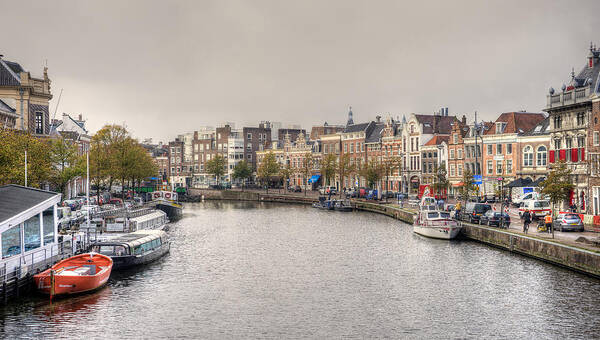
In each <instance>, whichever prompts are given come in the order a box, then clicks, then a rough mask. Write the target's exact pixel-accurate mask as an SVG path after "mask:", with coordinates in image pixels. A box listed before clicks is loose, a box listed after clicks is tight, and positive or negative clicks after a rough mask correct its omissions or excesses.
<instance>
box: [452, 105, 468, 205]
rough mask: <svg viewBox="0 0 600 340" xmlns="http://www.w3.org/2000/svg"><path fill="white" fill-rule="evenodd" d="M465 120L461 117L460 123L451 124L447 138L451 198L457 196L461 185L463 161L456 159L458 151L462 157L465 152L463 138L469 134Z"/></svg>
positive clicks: (462, 159)
mask: <svg viewBox="0 0 600 340" xmlns="http://www.w3.org/2000/svg"><path fill="white" fill-rule="evenodd" d="M466 124H467V118H466V117H465V116H463V118H462V121H460V122H459V121H456V122H454V123H452V129H451V131H450V137H449V138H448V184H449V187H450V188H449V189H450V192H449V194H450V195H452V196H456V195H458V188H459V187H460V186H461V185H462V183H463V182H462V179H463V169H464V165H465V159H464V158H462V157H460V158H459V157H458V155H459V150H460V154H461V155H462V154H463V153H464V151H465V142H464V138H465V136H466V135H467V133H468V132H469V129H470V128H469V127H468V126H467V125H466Z"/></svg>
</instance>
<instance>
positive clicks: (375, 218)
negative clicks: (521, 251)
mask: <svg viewBox="0 0 600 340" xmlns="http://www.w3.org/2000/svg"><path fill="white" fill-rule="evenodd" d="M169 234H170V236H171V239H172V242H173V243H172V247H171V253H170V254H169V255H168V256H166V257H164V258H163V259H161V260H160V261H158V262H156V263H153V264H151V265H148V266H146V267H144V268H141V269H138V270H134V271H130V272H126V273H122V274H119V275H113V276H112V277H111V280H110V282H109V285H108V286H107V287H106V288H104V289H102V290H100V291H99V292H97V293H94V294H92V295H85V296H79V297H76V298H72V299H67V300H60V301H56V302H54V303H53V304H49V303H48V302H47V301H46V300H45V299H43V298H40V297H37V298H30V299H27V300H25V301H22V302H21V303H18V304H16V303H13V304H11V305H9V306H7V307H4V308H2V309H0V335H2V337H3V338H7V339H16V338H32V337H48V338H70V339H72V338H80V339H96V338H102V339H117V338H118V339H126V338H128V339H138V338H210V339H228V338H277V339H280V338H342V337H343V338H382V337H388V338H403V339H412V338H414V339H450V338H487V339H493V338H497V339H523V338H535V339H545V338H582V339H591V338H597V337H598V334H600V304H599V303H598V299H599V297H600V281H599V280H596V279H592V278H589V277H586V276H583V275H579V274H577V273H573V272H570V271H567V270H563V269H560V268H557V267H554V266H551V265H548V264H545V263H542V262H540V261H536V260H533V259H529V258H525V257H521V256H517V255H513V254H510V253H508V252H505V251H501V250H497V249H494V248H490V247H487V246H484V245H481V244H477V243H474V242H469V241H454V242H447V241H438V240H431V239H426V238H423V237H420V236H417V235H414V234H413V233H412V229H411V227H410V226H408V225H406V224H402V223H400V222H398V221H396V220H393V219H391V218H388V217H385V216H381V215H376V214H371V213H361V212H355V213H339V212H327V211H320V210H316V209H313V208H310V207H306V206H297V205H277V204H265V203H247V202H246V203H244V202H236V203H224V202H206V203H197V204H189V205H186V206H185V214H184V218H183V219H182V220H180V221H179V222H177V223H174V224H172V225H171V228H170V231H169Z"/></svg>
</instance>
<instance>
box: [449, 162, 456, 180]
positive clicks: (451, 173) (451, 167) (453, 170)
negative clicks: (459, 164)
mask: <svg viewBox="0 0 600 340" xmlns="http://www.w3.org/2000/svg"><path fill="white" fill-rule="evenodd" d="M455 175H456V169H455V168H454V164H452V165H450V176H452V177H454V176H455Z"/></svg>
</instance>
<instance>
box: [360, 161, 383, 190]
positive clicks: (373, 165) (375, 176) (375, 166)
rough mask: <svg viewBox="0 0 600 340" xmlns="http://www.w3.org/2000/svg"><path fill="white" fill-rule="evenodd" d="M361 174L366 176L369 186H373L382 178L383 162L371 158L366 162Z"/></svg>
mask: <svg viewBox="0 0 600 340" xmlns="http://www.w3.org/2000/svg"><path fill="white" fill-rule="evenodd" d="M359 174H360V175H361V176H362V177H364V178H365V180H366V181H367V184H368V186H369V187H370V188H373V187H374V186H375V184H376V183H377V181H379V180H380V179H381V176H382V174H383V167H382V166H381V163H379V162H377V161H376V160H375V159H371V160H369V161H367V162H365V163H364V165H363V166H362V168H361V169H360V171H359Z"/></svg>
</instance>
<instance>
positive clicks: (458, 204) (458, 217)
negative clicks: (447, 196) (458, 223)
mask: <svg viewBox="0 0 600 340" xmlns="http://www.w3.org/2000/svg"><path fill="white" fill-rule="evenodd" d="M460 208H461V205H460V202H458V203H456V205H455V206H454V210H456V213H454V219H457V220H460Z"/></svg>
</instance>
